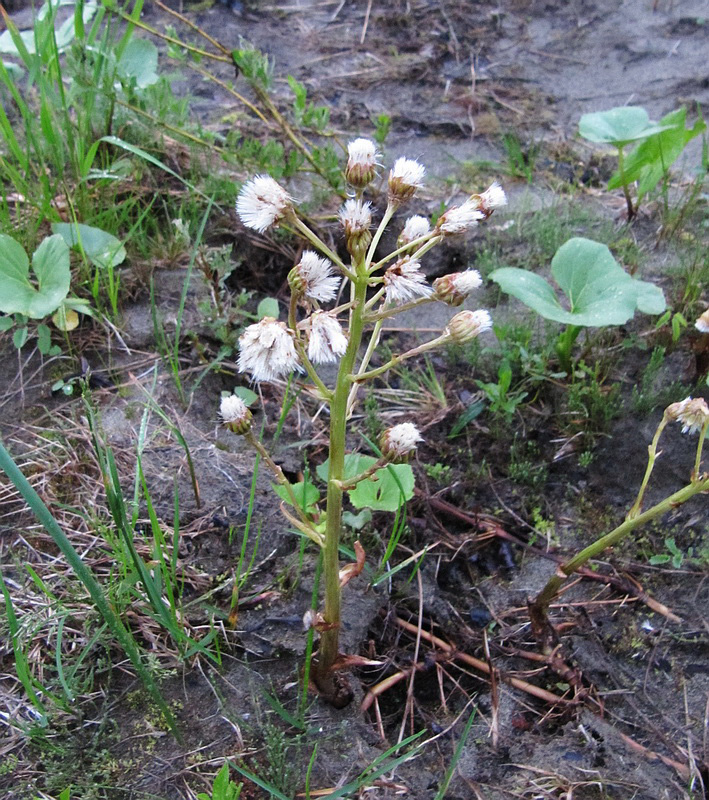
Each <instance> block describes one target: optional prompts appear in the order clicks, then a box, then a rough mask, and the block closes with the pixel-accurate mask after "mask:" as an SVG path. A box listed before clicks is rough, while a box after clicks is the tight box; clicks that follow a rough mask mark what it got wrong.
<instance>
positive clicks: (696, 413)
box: [665, 397, 709, 434]
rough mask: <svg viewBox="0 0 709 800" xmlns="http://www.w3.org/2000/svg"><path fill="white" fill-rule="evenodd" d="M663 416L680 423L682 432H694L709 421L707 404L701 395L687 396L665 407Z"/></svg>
mask: <svg viewBox="0 0 709 800" xmlns="http://www.w3.org/2000/svg"><path fill="white" fill-rule="evenodd" d="M665 416H666V417H668V418H669V419H671V420H673V421H675V422H679V423H680V424H681V425H682V433H689V434H692V433H696V432H697V431H700V430H701V429H702V428H703V427H704V426H705V425H706V424H707V422H708V421H709V406H707V404H706V401H705V400H704V399H703V398H701V397H695V398H694V399H692V398H691V397H687V398H685V399H684V400H682V401H681V402H679V403H672V405H670V406H667V408H666V409H665Z"/></svg>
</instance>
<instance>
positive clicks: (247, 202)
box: [236, 175, 292, 233]
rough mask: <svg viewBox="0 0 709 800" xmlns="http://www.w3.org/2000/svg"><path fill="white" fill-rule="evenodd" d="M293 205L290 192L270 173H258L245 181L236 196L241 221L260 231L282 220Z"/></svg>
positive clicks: (237, 210) (248, 226) (237, 211)
mask: <svg viewBox="0 0 709 800" xmlns="http://www.w3.org/2000/svg"><path fill="white" fill-rule="evenodd" d="M291 206H292V200H291V197H290V195H289V194H288V192H286V190H285V189H284V188H283V187H282V186H279V185H278V184H277V183H276V181H274V180H273V178H271V177H269V176H268V175H257V176H256V177H255V178H252V179H251V180H250V181H248V182H247V183H245V184H244V185H243V186H242V187H241V191H240V192H239V196H238V197H237V198H236V213H237V214H238V215H239V217H240V218H241V221H242V222H243V223H244V225H246V227H247V228H253V230H255V231H258V232H259V233H263V232H264V231H266V230H268V229H269V228H270V227H272V226H273V225H275V224H276V223H278V222H280V221H281V220H282V219H283V217H284V216H285V214H286V212H287V211H288V209H289V208H291Z"/></svg>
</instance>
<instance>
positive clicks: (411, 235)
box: [397, 214, 431, 247]
mask: <svg viewBox="0 0 709 800" xmlns="http://www.w3.org/2000/svg"><path fill="white" fill-rule="evenodd" d="M430 232H431V224H430V222H429V221H428V219H427V218H426V217H422V216H420V215H419V214H415V215H414V216H413V217H409V218H408V219H407V220H406V222H405V223H404V228H403V230H402V231H401V233H400V234H399V238H398V240H397V245H398V246H399V247H403V246H404V245H405V244H409V243H410V242H413V241H414V240H416V239H420V238H421V237H422V236H426V235H427V234H429V233H430Z"/></svg>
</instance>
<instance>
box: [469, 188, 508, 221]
mask: <svg viewBox="0 0 709 800" xmlns="http://www.w3.org/2000/svg"><path fill="white" fill-rule="evenodd" d="M470 201H471V202H472V203H475V204H476V205H477V207H478V208H479V209H480V211H482V213H483V217H484V219H487V218H488V217H489V216H490V214H492V212H493V211H494V210H495V209H496V208H502V206H506V205H507V195H506V194H505V192H504V190H503V188H502V186H500V184H499V183H498V182H497V181H495V182H494V183H493V184H492V186H490V187H489V188H488V189H486V190H485V191H484V192H481V193H480V194H474V195H471V197H470Z"/></svg>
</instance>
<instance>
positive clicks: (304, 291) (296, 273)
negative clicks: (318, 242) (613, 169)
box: [288, 250, 340, 303]
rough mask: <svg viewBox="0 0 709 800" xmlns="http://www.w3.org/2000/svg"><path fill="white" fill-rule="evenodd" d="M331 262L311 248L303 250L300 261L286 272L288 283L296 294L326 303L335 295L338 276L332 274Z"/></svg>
mask: <svg viewBox="0 0 709 800" xmlns="http://www.w3.org/2000/svg"><path fill="white" fill-rule="evenodd" d="M333 273H334V269H333V266H332V262H331V261H329V260H328V259H327V258H322V257H320V256H319V255H318V254H317V253H316V252H314V251H313V250H304V251H303V255H302V256H301V257H300V261H299V262H298V263H297V264H296V265H295V266H294V267H293V269H292V270H291V271H290V272H289V273H288V283H289V285H290V287H291V290H292V291H293V292H294V293H295V294H297V295H303V296H305V297H307V298H309V299H310V300H318V301H319V302H321V303H326V302H328V301H329V300H333V299H334V298H335V296H336V295H337V289H338V287H339V285H340V278H339V277H338V276H337V275H334V274H333Z"/></svg>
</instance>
